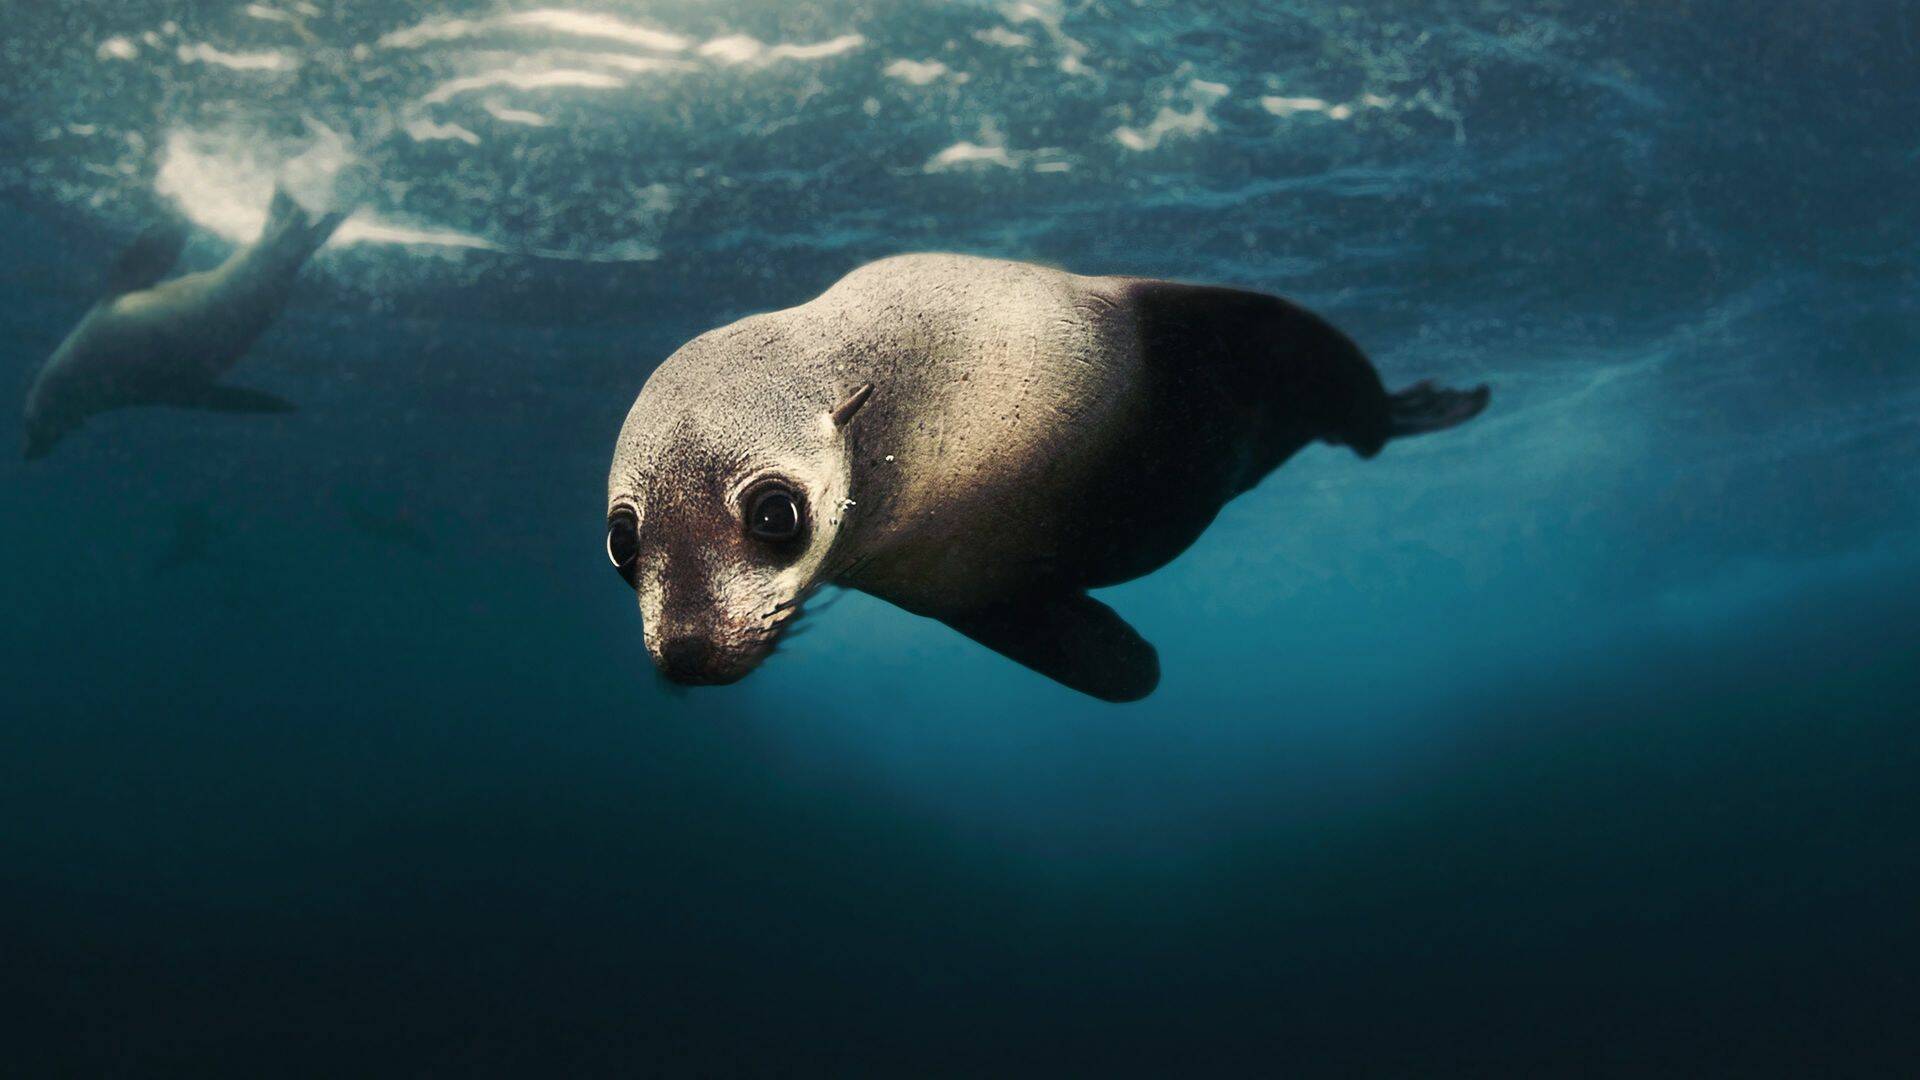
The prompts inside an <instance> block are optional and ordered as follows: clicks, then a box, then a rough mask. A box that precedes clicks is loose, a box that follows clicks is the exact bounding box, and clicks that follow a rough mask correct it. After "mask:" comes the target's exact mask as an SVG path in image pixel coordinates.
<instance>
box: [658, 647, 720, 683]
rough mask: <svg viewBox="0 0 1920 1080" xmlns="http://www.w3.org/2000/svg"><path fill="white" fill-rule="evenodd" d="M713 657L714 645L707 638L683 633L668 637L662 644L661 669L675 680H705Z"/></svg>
mask: <svg viewBox="0 0 1920 1080" xmlns="http://www.w3.org/2000/svg"><path fill="white" fill-rule="evenodd" d="M712 659H713V647H712V646H710V645H708V644H707V642H706V639H705V638H697V637H689V636H685V635H683V636H681V637H674V638H668V639H667V640H666V641H665V642H663V643H662V644H661V646H660V670H661V672H662V673H663V674H665V675H666V677H667V678H669V679H672V680H673V681H674V682H701V681H703V680H704V679H705V678H706V677H707V664H708V662H709V661H711V660H712Z"/></svg>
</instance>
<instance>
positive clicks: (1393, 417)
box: [1387, 381, 1492, 439]
mask: <svg viewBox="0 0 1920 1080" xmlns="http://www.w3.org/2000/svg"><path fill="white" fill-rule="evenodd" d="M1491 396H1492V391H1491V390H1489V389H1488V388H1487V387H1486V386H1476V387H1474V388H1473V389H1472V390H1450V389H1447V388H1446V387H1440V386H1435V385H1434V384H1433V383H1432V382H1430V381H1429V382H1420V383H1415V384H1414V385H1412V386H1409V387H1407V388H1406V389H1405V390H1402V391H1400V392H1399V393H1397V394H1389V395H1388V396H1387V434H1388V437H1390V438H1395V439H1401V438H1405V437H1406V436H1408V435H1424V434H1426V433H1427V432H1429V431H1445V430H1446V429H1448V428H1450V427H1454V426H1455V425H1458V424H1464V423H1466V422H1467V421H1469V420H1471V419H1473V418H1474V417H1476V416H1479V415H1480V411H1481V410H1482V409H1485V408H1486V407H1487V400H1488V398H1490V397H1491Z"/></svg>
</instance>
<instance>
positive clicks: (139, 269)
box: [26, 192, 345, 459]
mask: <svg viewBox="0 0 1920 1080" xmlns="http://www.w3.org/2000/svg"><path fill="white" fill-rule="evenodd" d="M344 216H345V215H342V214H327V215H323V216H320V217H319V218H317V219H309V217H308V216H307V214H306V212H305V211H304V210H302V209H300V207H299V205H298V204H297V203H295V202H294V201H293V199H292V198H291V197H289V196H287V195H286V194H285V193H284V192H276V194H275V197H274V201H273V206H272V208H271V209H270V211H269V214H268V221H267V225H266V227H265V229H264V230H263V231H262V233H261V236H260V238H259V239H258V240H257V241H255V242H254V243H252V244H249V245H247V246H245V247H242V248H241V249H239V250H238V251H236V252H234V253H233V255H232V256H230V257H229V258H228V259H227V260H226V261H224V262H222V263H221V264H220V265H219V266H217V267H215V268H214V269H211V270H206V271H202V272H200V273H194V274H186V275H183V276H181V277H178V278H175V279H173V280H171V281H166V282H160V281H159V279H160V277H161V276H163V275H164V274H165V273H166V272H167V271H168V270H169V269H170V268H171V267H172V266H173V263H174V262H175V260H176V259H177V258H178V257H179V254H180V251H181V249H182V248H183V247H184V245H185V243H186V230H185V227H184V226H183V225H182V224H180V223H178V222H172V223H168V224H165V225H161V226H156V227H155V228H153V229H149V230H148V231H147V232H145V233H143V234H142V235H141V237H140V238H139V239H138V240H137V241H135V243H134V244H133V246H132V247H131V248H129V249H128V250H127V251H126V252H125V253H124V254H123V255H122V256H121V258H120V260H119V261H118V263H117V264H116V265H115V266H114V268H113V269H112V271H110V273H109V280H108V285H107V289H106V292H105V295H103V296H102V297H101V298H100V300H99V301H98V302H96V303H95V304H94V305H93V307H92V308H91V309H89V310H88V312H87V314H86V315H85V317H83V318H82V319H81V320H80V323H79V325H77V326H75V327H74V329H73V331H72V332H71V333H69V334H68V335H67V337H66V340H64V341H63V342H61V344H60V346H59V348H58V349H56V350H55V351H54V353H53V355H52V356H50V357H49V358H48V360H47V362H46V364H45V365H43V366H42V367H41V369H40V373H39V374H38V376H37V377H36V378H35V379H34V383H33V388H32V389H31V390H30V391H29V392H28V395H27V405H26V432H27V436H26V456H27V457H28V458H29V459H32V458H38V457H41V456H44V455H45V454H46V453H47V452H48V451H49V450H51V449H52V447H53V445H54V443H56V442H58V441H59V440H60V439H61V438H62V437H64V436H65V435H66V434H67V433H68V432H70V431H72V430H73V429H75V428H77V427H79V426H80V425H81V424H82V423H84V422H85V421H86V420H87V419H88V418H89V417H91V416H94V415H96V414H98V413H102V412H107V411H109V410H112V409H119V408H126V407H129V406H136V405H169V406H175V407H180V408H203V409H213V410H218V411H224V412H285V411H288V410H290V409H292V407H293V406H292V405H290V404H288V403H287V402H284V401H282V400H280V399H279V398H276V397H273V396H272V395H269V394H265V393H262V392H260V391H257V390H249V389H245V388H242V387H235V386H227V385H223V384H220V383H218V382H217V381H216V380H218V379H219V378H220V377H221V376H222V375H225V374H226V373H227V371H229V370H230V369H231V368H232V367H233V366H234V364H236V363H237V362H239V360H240V358H241V357H242V356H244V355H246V352H247V350H248V349H249V348H250V347H252V345H253V342H254V340H255V339H257V338H258V337H259V336H260V334H261V333H262V332H263V331H265V330H266V328H267V327H269V326H271V325H272V324H273V322H274V320H275V319H276V318H278V317H279V314H280V311H281V309H282V308H283V307H284V306H285V304H286V301H287V297H288V294H289V293H290V292H291V291H292V288H293V282H294V279H295V277H296V276H298V274H299V272H300V268H301V267H302V266H304V265H305V264H306V261H307V259H308V258H309V257H310V256H311V255H312V254H313V252H314V251H315V250H317V249H318V248H319V247H320V245H321V244H323V243H325V242H326V240H327V237H328V236H330V235H331V234H332V233H333V230H334V229H335V228H336V227H337V226H338V225H339V224H340V222H341V220H343V219H344Z"/></svg>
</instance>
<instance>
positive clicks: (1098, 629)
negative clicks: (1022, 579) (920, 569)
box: [945, 593, 1160, 701]
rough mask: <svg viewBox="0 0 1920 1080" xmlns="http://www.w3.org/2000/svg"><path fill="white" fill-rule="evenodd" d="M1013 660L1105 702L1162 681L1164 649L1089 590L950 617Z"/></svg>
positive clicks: (1134, 696)
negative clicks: (1161, 670) (1158, 649)
mask: <svg viewBox="0 0 1920 1080" xmlns="http://www.w3.org/2000/svg"><path fill="white" fill-rule="evenodd" d="M945 621H946V623H947V625H948V626H951V627H953V628H954V629H955V630H958V631H960V632H961V633H963V634H965V635H967V636H968V637H970V638H972V639H973V640H975V641H977V642H979V643H980V644H982V645H985V646H986V647H987V648H989V649H992V650H993V651H994V652H997V653H999V654H1000V655H1002V656H1004V657H1006V658H1007V659H1009V660H1013V661H1016V662H1018V663H1021V664H1024V665H1026V666H1027V667H1030V668H1032V669H1033V670H1035V671H1037V672H1039V673H1040V674H1042V675H1045V676H1046V677H1047V678H1049V679H1052V680H1054V681H1055V682H1058V683H1060V684H1062V685H1064V686H1067V687H1070V688H1072V689H1074V690H1078V691H1080V692H1081V693H1083V694H1088V695H1091V696H1093V697H1097V698H1099V699H1100V700H1102V701H1138V700H1140V699H1141V698H1143V697H1146V696H1147V695H1148V694H1151V693H1153V688H1154V687H1155V686H1156V685H1158V684H1159V682H1160V655H1159V654H1158V653H1156V652H1155V651H1154V649H1153V646H1152V645H1150V644H1148V643H1147V641H1146V639H1145V638H1143V637H1141V636H1140V634H1139V632H1138V631H1136V630H1135V629H1134V628H1133V627H1131V626H1128V625H1127V622H1126V620H1125V619H1122V618H1121V617H1120V616H1118V615H1116V614H1114V612H1113V609H1112V608H1110V607H1108V606H1107V605H1105V604H1103V603H1101V602H1100V601H1098V600H1095V599H1094V598H1092V597H1091V596H1088V595H1087V594H1086V593H1074V594H1072V595H1070V596H1062V597H1050V598H1047V599H1043V600H1033V601H1026V602H1013V603H1006V604H998V605H995V606H994V607H991V608H985V609H982V610H980V611H975V612H970V613H968V614H966V615H964V616H959V617H956V618H950V619H947V620H945Z"/></svg>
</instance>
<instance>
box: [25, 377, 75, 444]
mask: <svg viewBox="0 0 1920 1080" xmlns="http://www.w3.org/2000/svg"><path fill="white" fill-rule="evenodd" d="M58 391H59V387H58V380H57V379H55V378H53V377H51V376H50V374H48V373H42V375H41V376H40V377H39V378H38V379H36V380H35V381H34V384H33V389H32V391H30V392H29V393H28V394H27V407H26V411H25V412H24V413H23V414H22V416H21V428H22V438H21V440H20V451H21V456H22V457H23V458H25V459H26V460H27V461H38V460H40V459H41V458H43V457H46V456H47V454H48V453H50V452H51V451H52V450H53V447H54V444H55V443H57V442H59V441H60V440H61V439H64V438H66V437H67V436H68V435H69V434H71V433H72V432H73V431H74V430H75V429H76V428H78V427H79V426H80V423H81V420H82V419H83V416H82V415H81V414H80V413H79V412H77V411H76V410H73V409H69V408H64V407H62V406H63V404H64V403H63V402H62V401H60V400H59V398H60V396H61V395H60V394H59V392H58Z"/></svg>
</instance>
